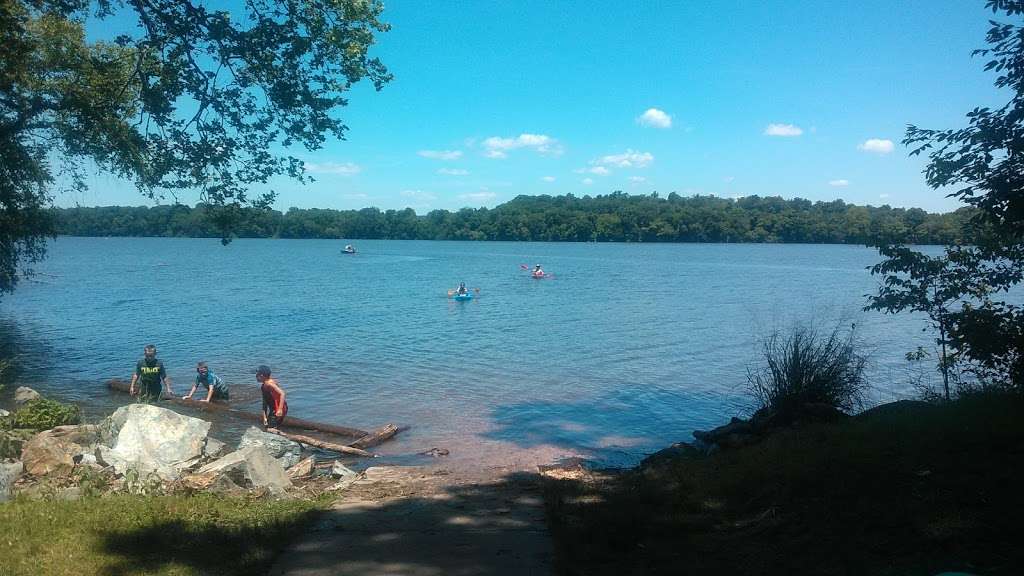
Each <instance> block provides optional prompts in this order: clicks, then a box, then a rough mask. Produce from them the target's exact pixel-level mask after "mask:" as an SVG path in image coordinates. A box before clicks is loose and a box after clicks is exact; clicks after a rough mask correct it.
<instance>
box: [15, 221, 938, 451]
mask: <svg viewBox="0 0 1024 576" xmlns="http://www.w3.org/2000/svg"><path fill="white" fill-rule="evenodd" d="M345 243H346V242H344V241H318V240H236V241H235V242H233V243H232V244H231V245H229V246H227V247H223V246H221V245H220V243H219V242H218V241H217V240H210V239H169V238H143V239H138V238H130V239H129V238H59V239H58V240H57V241H55V242H54V243H52V244H51V248H50V254H49V258H48V259H47V260H46V261H45V262H43V263H42V264H41V265H40V266H38V267H37V270H38V271H39V272H41V274H40V275H39V276H38V278H37V279H36V280H35V281H28V282H25V283H23V284H22V285H21V286H20V287H19V289H18V290H17V291H16V292H15V293H14V294H13V295H9V296H5V297H4V298H3V299H2V300H0V348H2V350H0V351H2V352H4V353H5V355H7V354H10V353H15V354H17V355H18V361H17V366H18V368H17V373H16V374H14V378H15V379H16V380H17V382H18V383H19V384H25V385H29V386H32V387H35V388H37V389H39V390H40V391H41V392H44V393H47V394H52V395H55V396H57V397H60V398H63V399H65V400H72V401H77V402H80V403H82V404H83V406H84V408H85V410H86V413H87V415H89V416H90V417H98V416H99V415H103V414H105V413H109V411H111V410H112V409H113V408H114V407H115V406H117V405H119V404H121V403H124V402H125V401H126V398H125V397H123V396H118V395H115V394H111V393H108V392H107V390H106V388H105V385H104V383H105V382H106V381H107V380H108V379H110V378H114V377H119V378H125V379H127V378H129V377H130V375H131V372H132V370H133V368H134V363H135V361H136V360H137V359H138V358H139V357H140V356H141V354H142V347H143V345H145V344H147V343H150V342H152V343H154V344H156V345H157V347H158V349H159V357H160V358H161V359H162V360H163V361H164V363H165V365H166V367H167V369H168V372H169V374H170V376H171V377H172V379H173V381H174V389H175V392H177V393H178V394H183V393H185V392H187V391H188V388H189V386H190V382H191V379H192V378H193V377H194V375H195V362H196V361H197V360H200V359H205V360H208V361H209V362H210V365H211V367H212V368H213V370H214V371H215V372H216V373H217V374H219V375H220V376H222V377H223V378H224V379H225V380H227V381H228V383H229V384H230V385H231V388H232V394H233V395H238V394H239V393H243V392H244V394H243V396H244V397H248V398H250V399H251V400H250V401H249V402H246V401H244V400H242V401H240V403H242V404H245V405H249V406H252V407H253V408H254V409H256V410H258V407H259V403H258V400H256V394H255V390H256V388H257V384H256V381H255V378H254V376H253V372H254V368H255V367H256V366H257V365H258V364H268V365H269V366H271V367H272V369H273V371H274V374H275V376H276V377H277V378H278V380H279V382H280V383H281V384H282V386H283V387H284V388H285V389H286V390H287V392H288V398H289V406H290V414H291V415H293V416H299V417H302V418H307V419H311V420H319V421H326V422H333V423H337V424H342V425H347V426H354V427H360V428H364V429H366V428H373V427H376V426H379V425H382V424H384V423H387V422H395V423H397V424H401V425H408V426H410V427H411V428H410V430H409V431H408V432H406V433H404V434H402V435H400V436H399V438H398V440H397V441H394V442H391V443H388V444H386V445H384V446H382V447H380V448H379V450H380V451H381V452H382V453H384V454H385V455H390V456H391V457H392V459H395V460H399V459H401V458H402V457H403V455H408V454H413V453H415V452H418V451H421V450H426V449H428V448H431V447H435V446H437V447H442V448H447V449H449V450H451V452H452V454H451V456H450V457H449V461H450V462H453V463H457V464H464V465H467V466H482V467H488V466H506V465H512V466H516V465H532V464H533V463H535V462H546V461H550V460H553V459H555V458H558V457H560V456H569V455H581V456H586V457H589V458H593V459H596V460H599V461H601V462H603V463H606V464H612V465H628V464H632V463H635V462H636V461H637V460H638V459H640V458H642V457H643V455H644V454H646V453H650V452H652V451H654V450H657V449H659V448H661V447H663V446H665V445H667V444H669V443H671V442H676V441H679V440H689V439H691V438H690V433H691V432H692V431H693V430H694V429H697V428H707V427H712V426H716V425H718V424H721V423H724V422H725V421H726V420H727V419H728V417H730V416H732V415H734V414H737V413H738V412H740V411H741V410H742V409H744V408H745V407H748V406H749V404H750V402H749V399H748V398H747V397H746V395H745V393H744V385H745V382H746V374H747V369H748V367H751V366H755V365H756V362H757V360H758V344H757V342H758V338H759V337H762V336H763V335H765V334H767V333H768V332H769V331H771V330H772V329H773V328H775V327H786V326H789V325H791V324H792V323H793V322H796V321H804V322H806V321H816V322H817V323H818V324H819V325H821V326H822V327H824V328H826V329H830V328H831V327H833V326H835V325H836V324H837V323H839V324H840V325H843V326H849V325H850V324H853V323H856V325H857V328H858V330H857V331H858V333H859V336H860V338H861V339H862V340H863V342H864V350H865V351H866V352H868V353H869V354H870V357H871V363H870V367H869V375H870V379H871V383H872V385H873V389H872V392H871V400H872V401H873V402H880V401H889V400H892V399H896V398H899V397H903V396H904V395H907V394H911V393H912V390H910V386H909V383H908V382H909V380H908V376H907V373H906V362H905V360H904V355H905V353H906V352H907V351H909V350H911V349H913V348H915V347H916V346H918V345H924V346H928V345H929V342H930V339H931V336H930V334H929V333H924V332H922V328H924V327H925V322H924V320H923V318H921V317H912V316H907V315H900V316H885V315H882V314H879V313H874V312H862V311H861V308H862V307H863V306H864V304H865V294H868V293H872V292H874V290H875V287H876V284H877V280H876V279H874V278H872V277H871V276H870V274H869V273H868V272H867V270H866V267H868V266H870V265H871V264H873V263H875V262H876V261H877V260H878V259H879V257H878V255H877V253H876V252H874V251H873V250H870V249H867V248H863V247H853V246H831V245H757V244H730V245H721V244H569V243H566V244H561V243H500V242H488V243H483V242H478V243H477V242H428V241H356V242H354V244H355V245H356V247H357V249H358V250H359V253H358V254H356V255H354V256H353V255H343V254H340V249H341V248H342V246H344V244H345ZM534 263H541V264H543V265H544V268H545V270H547V271H548V272H551V273H553V274H554V275H555V277H554V278H552V279H545V280H533V279H531V278H530V277H529V276H528V274H527V273H526V272H524V271H523V270H522V269H521V265H530V266H532V265H533V264H534ZM459 281H465V282H466V283H467V285H468V286H470V287H479V288H480V296H479V298H477V299H475V300H473V301H470V302H454V301H452V300H450V299H448V298H447V296H446V290H447V289H449V288H452V287H454V286H455V285H457V283H458V282H459ZM12 388H13V387H12V386H8V389H7V390H5V391H4V392H3V394H4V395H5V398H6V399H9V397H10V395H11V393H12ZM0 401H6V400H4V399H0ZM216 426H217V427H216V430H218V433H220V434H222V435H226V436H229V437H230V436H232V435H235V434H237V433H238V432H239V431H240V430H242V429H243V428H244V426H242V425H241V424H238V423H233V422H230V421H223V422H218V423H217V424H216Z"/></svg>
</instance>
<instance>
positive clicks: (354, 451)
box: [267, 428, 374, 458]
mask: <svg viewBox="0 0 1024 576" xmlns="http://www.w3.org/2000/svg"><path fill="white" fill-rule="evenodd" d="M267 432H270V433H271V434H277V435H278V436H284V437H285V438H287V439H289V440H291V441H292V442H298V443H300V444H308V445H310V446H313V447H315V448H320V449H321V450H330V451H331V452H338V453H339V454H351V455H352V456H362V457H363V458H373V457H374V455H373V454H371V453H369V452H367V451H366V450H360V449H359V448H352V447H351V446H345V445H344V444H335V443H334V442H324V441H323V440H318V439H316V438H310V437H309V436H303V435H302V434H289V433H286V432H281V431H280V430H278V431H276V432H275V431H274V430H272V429H270V428H268V429H267Z"/></svg>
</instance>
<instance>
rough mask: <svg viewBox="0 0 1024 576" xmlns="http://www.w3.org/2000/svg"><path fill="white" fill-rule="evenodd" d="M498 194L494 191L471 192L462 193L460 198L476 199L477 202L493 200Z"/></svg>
mask: <svg viewBox="0 0 1024 576" xmlns="http://www.w3.org/2000/svg"><path fill="white" fill-rule="evenodd" d="M497 196H498V195H497V194H495V193H494V192H470V193H469V194H460V195H459V198H461V199H463V200H476V201H477V202H483V201H485V200H493V199H494V198H495V197H497Z"/></svg>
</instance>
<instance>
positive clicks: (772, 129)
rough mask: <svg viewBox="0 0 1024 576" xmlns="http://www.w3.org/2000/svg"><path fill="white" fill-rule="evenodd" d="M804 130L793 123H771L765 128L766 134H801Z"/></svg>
mask: <svg viewBox="0 0 1024 576" xmlns="http://www.w3.org/2000/svg"><path fill="white" fill-rule="evenodd" d="M803 133H804V131H803V130H802V129H801V128H800V127H799V126H795V125H793V124H769V125H768V127H767V128H765V129H764V135H765V136H799V135H801V134H803Z"/></svg>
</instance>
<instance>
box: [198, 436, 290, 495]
mask: <svg viewBox="0 0 1024 576" xmlns="http://www.w3.org/2000/svg"><path fill="white" fill-rule="evenodd" d="M224 479H227V480H230V481H231V483H232V484H234V485H236V486H239V487H242V488H257V489H258V488H262V489H266V490H268V491H270V493H272V494H282V493H284V491H285V490H286V489H287V488H290V487H291V486H292V481H291V480H290V479H289V478H288V475H287V473H285V470H284V468H283V467H282V466H281V464H280V463H279V462H278V461H277V460H275V459H273V458H271V457H270V456H269V455H268V454H267V453H266V452H264V451H263V449H262V448H260V447H258V446H248V447H246V448H242V449H241V450H236V451H234V452H232V453H230V454H228V455H227V456H224V457H223V458H220V459H218V460H214V461H213V462H210V463H209V464H207V465H205V466H203V467H202V468H200V469H199V470H197V471H196V472H195V474H192V475H190V476H188V477H186V478H185V482H186V483H187V484H189V485H191V486H193V487H196V488H203V487H215V486H218V485H220V486H223V485H225V482H224Z"/></svg>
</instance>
